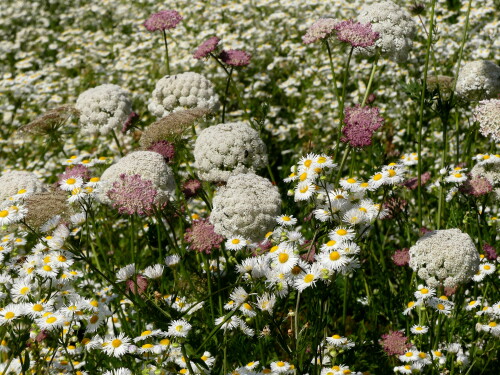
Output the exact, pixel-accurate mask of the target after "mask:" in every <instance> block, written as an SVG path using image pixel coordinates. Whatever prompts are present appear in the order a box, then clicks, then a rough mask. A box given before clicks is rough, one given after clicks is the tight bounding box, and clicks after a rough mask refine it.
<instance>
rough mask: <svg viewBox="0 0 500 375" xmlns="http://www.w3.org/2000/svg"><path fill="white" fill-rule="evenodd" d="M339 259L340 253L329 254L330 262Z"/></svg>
mask: <svg viewBox="0 0 500 375" xmlns="http://www.w3.org/2000/svg"><path fill="white" fill-rule="evenodd" d="M339 259H340V253H339V252H338V251H332V252H331V253H330V260H332V261H335V260H339Z"/></svg>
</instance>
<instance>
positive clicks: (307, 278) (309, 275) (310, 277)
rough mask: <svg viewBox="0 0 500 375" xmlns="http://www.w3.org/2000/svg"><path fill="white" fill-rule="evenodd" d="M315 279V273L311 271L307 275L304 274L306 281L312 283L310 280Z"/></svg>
mask: <svg viewBox="0 0 500 375" xmlns="http://www.w3.org/2000/svg"><path fill="white" fill-rule="evenodd" d="M313 280H314V275H312V274H310V273H308V274H307V275H305V276H304V281H305V282H306V283H310V282H312V281H313Z"/></svg>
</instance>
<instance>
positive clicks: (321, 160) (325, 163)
mask: <svg viewBox="0 0 500 375" xmlns="http://www.w3.org/2000/svg"><path fill="white" fill-rule="evenodd" d="M314 164H316V165H317V167H319V168H321V169H325V168H335V167H336V166H337V165H336V164H335V163H334V162H333V160H332V158H331V157H329V156H328V155H325V154H322V155H320V156H318V157H316V159H314Z"/></svg>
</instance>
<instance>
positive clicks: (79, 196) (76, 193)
mask: <svg viewBox="0 0 500 375" xmlns="http://www.w3.org/2000/svg"><path fill="white" fill-rule="evenodd" d="M85 198H87V191H86V190H85V189H83V188H81V187H77V188H74V189H72V190H71V196H70V197H69V198H68V202H70V203H75V202H79V201H82V200H83V199H85Z"/></svg>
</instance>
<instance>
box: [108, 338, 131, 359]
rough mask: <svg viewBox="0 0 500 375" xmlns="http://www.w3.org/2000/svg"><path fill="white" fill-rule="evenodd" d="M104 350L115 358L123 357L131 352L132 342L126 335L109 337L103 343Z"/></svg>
mask: <svg viewBox="0 0 500 375" xmlns="http://www.w3.org/2000/svg"><path fill="white" fill-rule="evenodd" d="M101 346H102V350H103V351H104V352H105V353H106V354H107V355H108V356H110V357H111V356H113V357H121V356H123V355H124V354H127V353H128V352H129V351H130V347H131V340H130V338H129V337H126V336H125V334H124V333H120V335H118V336H108V337H106V338H105V339H104V340H102V343H101Z"/></svg>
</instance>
